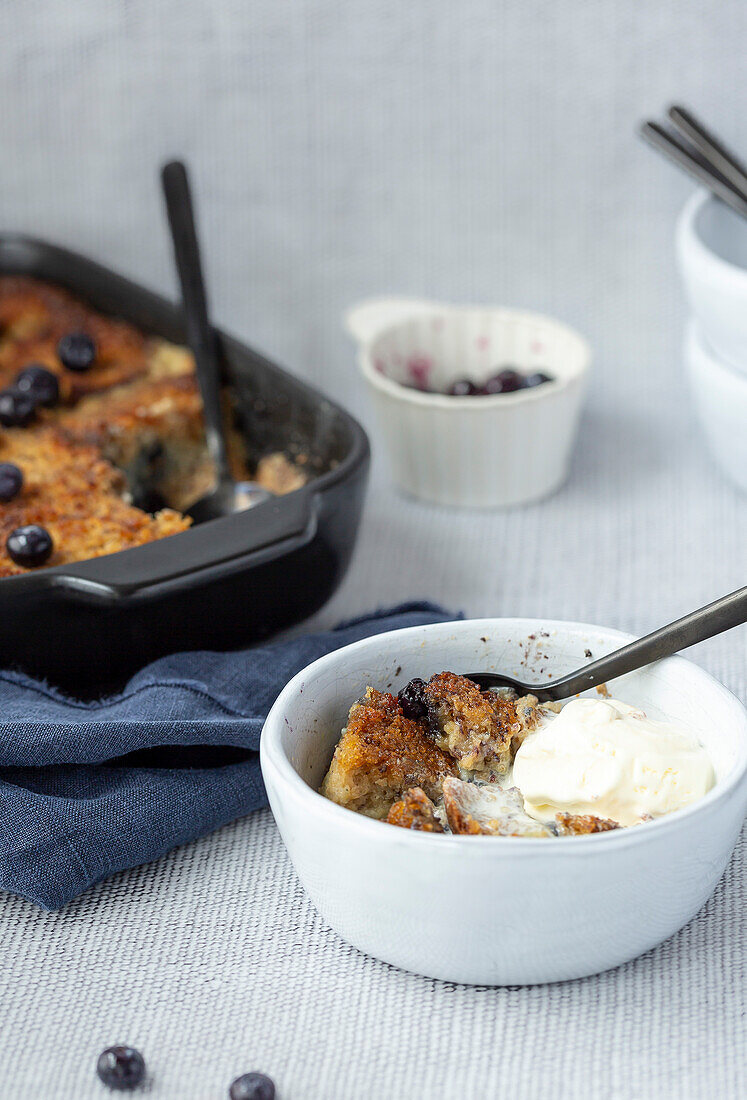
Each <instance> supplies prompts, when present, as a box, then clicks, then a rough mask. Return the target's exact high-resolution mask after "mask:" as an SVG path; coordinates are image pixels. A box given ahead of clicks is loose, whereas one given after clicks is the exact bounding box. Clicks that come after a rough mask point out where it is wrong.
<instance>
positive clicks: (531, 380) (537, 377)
mask: <svg viewBox="0 0 747 1100" xmlns="http://www.w3.org/2000/svg"><path fill="white" fill-rule="evenodd" d="M552 381H553V378H552V377H551V376H550V375H549V374H545V372H544V371H541V370H538V371H535V373H534V374H528V375H527V376H526V378H525V379H524V388H525V389H527V390H533V389H534V387H535V386H544V384H545V382H552Z"/></svg>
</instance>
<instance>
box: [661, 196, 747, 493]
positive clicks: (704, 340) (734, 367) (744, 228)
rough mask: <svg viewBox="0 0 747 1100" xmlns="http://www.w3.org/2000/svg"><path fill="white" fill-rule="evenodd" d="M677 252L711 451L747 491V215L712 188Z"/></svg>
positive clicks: (690, 367)
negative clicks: (741, 213) (737, 211)
mask: <svg viewBox="0 0 747 1100" xmlns="http://www.w3.org/2000/svg"><path fill="white" fill-rule="evenodd" d="M677 256H678V260H679V266H680V271H681V273H682V278H683V280H684V283H685V290H686V293H687V297H688V300H689V302H690V307H691V310H692V317H691V318H690V320H689V321H688V324H687V328H686V332H685V362H686V365H687V371H688V379H689V383H690V389H691V391H692V395H693V401H694V404H695V410H696V413H697V415H698V418H699V420H700V423H701V425H702V427H703V431H704V433H705V437H706V441H707V443H708V446H709V449H710V451H711V453H712V455H713V457H714V458H715V460H716V462H717V463H718V464H719V466H720V467H721V469H722V470H723V471H724V473H725V474H726V476H727V477H728V478H729V479H730V480H731V481H732V482H734V484H735V485H737V486H738V487H739V488H740V489H743V490H745V491H747V220H745V219H744V218H742V217H740V216H739V215H738V214H736V213H734V211H732V210H731V209H730V208H729V207H728V206H725V205H724V204H723V203H722V202H719V200H718V199H715V198H713V196H712V195H710V193H709V192H707V191H702V192H698V194H696V195H694V196H693V197H692V198H691V199H690V200H689V202H688V203H687V205H686V206H685V208H684V210H683V211H682V214H681V215H680V219H679V223H678V226H677Z"/></svg>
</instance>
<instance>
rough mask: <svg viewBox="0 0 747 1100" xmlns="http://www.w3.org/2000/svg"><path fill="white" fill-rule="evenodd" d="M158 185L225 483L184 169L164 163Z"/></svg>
mask: <svg viewBox="0 0 747 1100" xmlns="http://www.w3.org/2000/svg"><path fill="white" fill-rule="evenodd" d="M161 182H162V185H163V194H164V198H165V199H166V210H167V212H168V216H169V225H170V227H171V239H172V242H173V245H174V258H175V260H176V269H177V272H178V274H179V282H180V284H181V290H182V303H183V306H184V319H185V324H186V328H187V341H188V343H189V346H190V348H191V350H192V353H193V355H194V357H195V364H196V367H197V379H198V382H199V384H200V393H201V395H202V404H203V409H204V416H205V434H206V437H207V445H208V450H209V452H210V456H211V458H212V459H213V462H214V463H215V466H216V474H217V477H218V481H226V480H230V476H231V475H230V471H229V466H228V456H227V453H226V444H225V439H224V437H223V415H222V410H221V393H220V365H219V362H218V353H217V345H216V340H215V333H214V332H213V328H212V326H211V324H210V319H209V315H208V305H207V294H206V292H205V280H204V279H203V275H202V262H201V259H200V245H199V241H198V239H197V228H196V225H195V217H194V210H193V206H192V195H191V192H190V187H189V177H188V175H187V168H186V166H185V165H184V164H183V163H182V162H181V161H179V160H172V161H170V162H169V163H168V164H165V165H164V166H163V168H162V169H161Z"/></svg>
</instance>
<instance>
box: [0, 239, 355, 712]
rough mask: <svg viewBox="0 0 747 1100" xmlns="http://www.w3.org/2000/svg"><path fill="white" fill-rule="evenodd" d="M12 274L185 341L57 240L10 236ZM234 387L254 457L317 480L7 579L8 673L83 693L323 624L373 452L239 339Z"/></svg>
mask: <svg viewBox="0 0 747 1100" xmlns="http://www.w3.org/2000/svg"><path fill="white" fill-rule="evenodd" d="M0 274H5V275H7V274H23V275H31V276H34V277H36V278H40V279H46V280H48V281H50V282H53V283H57V284H59V285H60V286H63V287H65V288H67V289H68V290H70V291H72V292H73V293H75V294H78V295H79V296H80V297H81V298H84V299H85V300H86V301H87V302H89V303H90V304H91V306H93V307H94V308H95V309H97V310H99V311H100V312H101V313H105V314H109V315H112V316H117V317H122V318H124V319H125V320H127V321H130V322H132V323H133V324H134V325H136V326H138V328H140V329H141V330H142V331H144V332H146V333H149V334H154V335H157V336H161V337H163V338H164V339H166V340H170V341H173V342H175V343H184V342H185V336H184V329H183V326H182V321H181V316H180V311H179V309H178V308H177V307H176V306H174V305H172V304H171V303H169V302H167V301H166V300H165V299H163V298H161V297H159V296H158V295H156V294H153V293H152V292H151V291H149V290H146V289H144V288H143V287H140V286H137V285H136V284H134V283H132V282H130V281H129V280H127V279H124V278H122V277H121V276H120V275H116V274H115V273H114V272H111V271H108V270H107V269H106V268H103V267H101V266H99V265H98V264H96V263H94V262H92V261H91V260H88V259H86V258H84V257H82V256H79V255H76V254H75V253H72V252H69V251H67V250H65V249H62V248H58V247H56V246H53V245H50V244H47V243H45V242H43V241H37V240H33V239H31V238H27V237H22V236H18V235H15V234H0ZM218 343H219V348H220V353H221V357H222V360H223V367H224V371H225V380H226V383H227V384H228V386H229V388H230V389H231V390H232V396H233V403H234V405H235V407H236V410H237V415H238V421H239V424H240V427H241V429H242V431H243V432H244V434H245V438H246V439H247V442H248V444H249V449H250V453H251V456H252V457H254V458H257V457H260V456H261V455H262V454H266V453H268V452H270V451H277V450H282V451H285V452H286V453H290V454H291V455H293V454H301V453H304V454H305V455H307V456H308V457H309V458H310V459H311V466H312V469H313V471H314V473H313V476H312V477H311V478H310V480H309V482H308V483H307V484H306V485H305V486H304V487H303V488H301V489H298V490H296V491H294V492H292V493H289V494H287V495H286V496H282V497H276V498H274V499H273V500H271V501H268V502H267V503H265V504H260V505H258V506H256V507H254V508H252V509H250V510H249V511H246V512H242V513H238V514H236V515H233V516H227V517H225V518H222V519H217V520H212V521H210V522H209V523H205V524H202V525H200V526H196V527H193V528H191V529H190V530H188V531H185V532H183V533H181V534H177V535H172V536H170V537H168V538H165V539H161V540H158V541H156V542H152V543H148V544H147V545H145V546H140V547H137V548H136V549H132V550H123V551H120V552H119V553H116V554H109V555H107V556H105V557H101V558H93V559H90V560H88V561H81V562H76V563H74V564H71V565H60V566H55V567H53V568H50V569H41V570H39V571H38V572H33V573H27V574H23V575H21V576H17V577H6V578H3V579H2V580H0V666H1V667H9V666H15V667H20V668H23V669H26V670H29V671H31V672H33V673H35V674H38V675H41V676H43V677H45V678H46V679H48V680H49V681H51V682H52V683H55V684H58V685H61V686H62V687H64V688H66V689H68V690H70V691H73V692H75V693H77V694H79V695H90V694H92V693H98V692H101V691H104V690H110V689H112V688H115V687H116V686H118V685H120V684H121V683H122V682H123V681H124V680H125V679H126V678H127V676H128V675H129V674H131V673H132V672H134V671H135V670H136V669H138V668H140V667H141V666H142V665H143V664H145V663H146V662H148V661H150V660H153V659H154V658H156V657H159V656H162V655H163V654H166V653H174V652H178V651H179V650H184V649H231V648H236V647H237V646H241V645H243V644H246V643H249V642H251V641H255V640H258V639H260V638H263V637H266V636H267V635H269V634H271V633H273V632H274V631H277V630H279V629H280V628H282V627H285V626H288V625H290V624H292V623H294V622H298V621H299V620H301V619H303V618H305V617H307V616H308V615H311V614H312V613H313V612H314V611H316V610H317V609H318V608H319V607H321V606H322V604H324V603H325V602H326V600H328V599H329V597H330V596H331V595H332V593H333V592H334V590H335V588H336V587H337V586H338V584H339V583H340V580H341V579H342V577H343V575H344V573H345V570H346V568H347V565H348V563H349V560H350V556H351V553H352V550H353V545H354V543H355V538H356V534H357V529H358V525H359V520H360V515H361V509H362V504H363V495H364V490H365V483H366V477H367V473H368V465H369V446H368V440H367V438H366V434H365V432H364V431H363V429H362V428H361V427H360V425H359V424H358V423H357V421H356V420H354V419H353V417H351V416H349V415H348V414H347V413H346V412H345V411H344V410H343V409H341V408H340V407H339V406H337V405H335V404H334V403H333V402H331V401H329V400H327V398H325V397H323V396H322V395H321V394H319V393H318V392H316V391H315V390H314V389H312V388H311V387H310V386H307V385H306V384H305V383H304V382H301V381H299V380H298V379H297V378H294V377H292V375H290V374H288V373H286V372H285V371H284V370H281V368H280V367H278V366H276V365H275V364H273V363H271V362H269V361H268V360H267V359H266V358H265V357H264V356H262V355H260V354H258V353H257V352H255V351H253V350H251V349H250V348H248V347H246V346H245V345H243V344H241V343H239V341H237V340H235V339H233V338H232V337H229V336H226V335H225V334H223V333H218Z"/></svg>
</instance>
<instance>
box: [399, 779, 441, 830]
mask: <svg viewBox="0 0 747 1100" xmlns="http://www.w3.org/2000/svg"><path fill="white" fill-rule="evenodd" d="M387 821H388V822H389V824H390V825H399V827H400V828H401V829H418V830H420V831H421V832H424V833H442V832H443V831H444V830H443V826H442V825H441V822H440V821H439V820H438V817H437V816H436V807H435V806H434V805H433V803H432V802H431V800H430V798H429V797H428V795H427V794H426V793H425V791H424V790H422V789H421V788H420V787H411V788H410V790H409V791H405V793H404V795H403V796H402V799H401V800H400V801H399V802H395V803H394V805H393V806H392V808H391V810H390V811H389V814H388V815H387Z"/></svg>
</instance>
